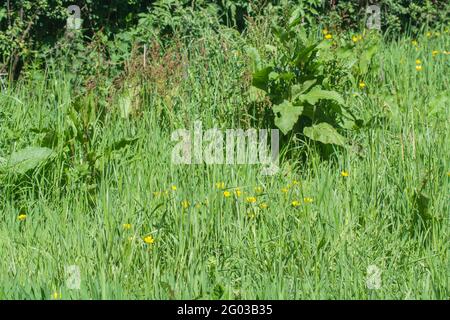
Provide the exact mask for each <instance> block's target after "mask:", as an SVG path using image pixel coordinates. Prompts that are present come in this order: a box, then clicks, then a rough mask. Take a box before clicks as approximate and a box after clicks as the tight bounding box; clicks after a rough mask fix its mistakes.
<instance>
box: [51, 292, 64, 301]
mask: <svg viewBox="0 0 450 320" xmlns="http://www.w3.org/2000/svg"><path fill="white" fill-rule="evenodd" d="M51 298H52V299H53V300H59V299H61V298H62V295H61V292H57V291H55V292H53V293H52V295H51Z"/></svg>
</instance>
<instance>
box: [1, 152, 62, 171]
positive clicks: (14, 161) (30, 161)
mask: <svg viewBox="0 0 450 320" xmlns="http://www.w3.org/2000/svg"><path fill="white" fill-rule="evenodd" d="M52 153H53V150H52V149H49V148H40V147H27V148H25V149H22V150H19V151H16V152H14V153H12V154H11V156H10V157H9V159H8V161H7V167H8V169H10V170H12V171H14V172H16V173H19V174H23V173H26V172H27V171H29V170H32V169H35V168H37V167H38V166H40V165H42V164H43V163H44V162H45V161H47V159H49V158H50V156H51V155H52Z"/></svg>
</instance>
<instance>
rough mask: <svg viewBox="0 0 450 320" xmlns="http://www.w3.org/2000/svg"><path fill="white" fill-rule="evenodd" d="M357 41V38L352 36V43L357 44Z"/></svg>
mask: <svg viewBox="0 0 450 320" xmlns="http://www.w3.org/2000/svg"><path fill="white" fill-rule="evenodd" d="M358 40H359V38H358V36H355V35H354V36H352V41H353V42H354V43H357V42H358Z"/></svg>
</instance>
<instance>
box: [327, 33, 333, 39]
mask: <svg viewBox="0 0 450 320" xmlns="http://www.w3.org/2000/svg"><path fill="white" fill-rule="evenodd" d="M325 39H327V40H331V39H333V36H332V35H331V34H329V33H328V34H326V35H325Z"/></svg>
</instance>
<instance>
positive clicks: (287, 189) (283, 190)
mask: <svg viewBox="0 0 450 320" xmlns="http://www.w3.org/2000/svg"><path fill="white" fill-rule="evenodd" d="M281 192H283V193H288V192H289V188H282V189H281Z"/></svg>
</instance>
